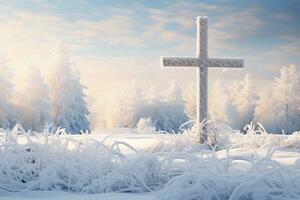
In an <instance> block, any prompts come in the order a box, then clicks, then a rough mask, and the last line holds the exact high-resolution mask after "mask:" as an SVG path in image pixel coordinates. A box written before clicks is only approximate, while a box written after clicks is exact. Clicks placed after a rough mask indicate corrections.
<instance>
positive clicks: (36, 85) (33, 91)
mask: <svg viewBox="0 0 300 200" xmlns="http://www.w3.org/2000/svg"><path fill="white" fill-rule="evenodd" d="M25 77H26V80H25V82H24V84H23V88H22V91H21V94H20V95H19V97H20V98H19V102H18V104H19V107H20V114H21V117H20V118H21V119H20V122H21V124H22V126H23V127H24V128H25V129H27V130H34V131H42V130H43V128H44V126H45V125H46V124H50V123H51V122H52V121H51V106H50V100H49V88H48V86H47V85H46V84H45V81H44V79H43V77H42V76H41V73H40V71H39V70H38V69H37V68H36V66H35V65H34V64H31V65H30V67H29V70H28V71H27V74H26V76H25Z"/></svg>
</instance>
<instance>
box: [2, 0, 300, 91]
mask: <svg viewBox="0 0 300 200" xmlns="http://www.w3.org/2000/svg"><path fill="white" fill-rule="evenodd" d="M0 2H1V6H0V23H1V26H0V44H1V49H2V51H4V52H6V54H7V56H8V57H9V59H10V65H12V66H14V67H16V68H21V67H22V65H25V64H26V63H27V60H28V59H30V60H33V61H34V62H35V63H36V64H37V65H39V66H41V68H47V67H50V66H51V51H52V49H53V48H54V46H55V43H56V42H57V41H58V40H59V41H62V42H63V43H65V45H66V46H67V47H68V48H69V50H70V52H71V55H72V57H73V60H74V62H75V63H76V65H77V66H78V68H79V70H80V72H81V74H82V80H83V82H84V84H85V85H87V87H89V88H90V92H91V93H94V94H95V93H97V92H100V91H101V90H103V88H105V86H109V87H117V86H118V85H119V84H122V83H123V82H124V81H131V80H135V81H136V82H137V83H141V84H144V85H149V84H154V85H165V84H168V83H169V82H171V81H173V80H177V81H179V82H180V83H192V82H193V81H194V71H193V70H182V69H179V70H164V71H162V70H161V68H160V66H159V59H160V56H161V55H170V56H172V55H178V56H193V55H195V48H196V46H195V39H196V26H195V17H196V16H198V15H207V16H208V17H209V55H210V56H231V57H237V56H238V57H244V58H245V68H244V69H243V70H241V71H238V72H231V71H230V72H223V71H221V70H212V71H211V72H210V75H211V77H210V81H212V82H213V81H214V80H216V79H225V80H227V81H228V80H235V79H240V78H243V77H244V75H245V74H250V75H251V76H252V77H253V79H255V80H256V82H257V84H258V85H263V84H264V83H265V82H269V81H270V80H271V79H273V78H274V76H276V75H278V73H279V69H280V67H282V66H284V65H289V64H296V66H297V67H300V56H299V53H300V12H299V10H300V1H299V0H290V1H271V0H270V1H258V0H255V1H229V0H222V1H125V0H123V1H121V0H119V1H116V0H110V1H104V0H97V1H96V0H77V1H76V0H68V1H62V0H51V1H50V0H49V1H42V0H32V1H25V0H15V1H6V0H2V1H1V0H0Z"/></svg>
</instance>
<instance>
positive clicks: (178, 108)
mask: <svg viewBox="0 0 300 200" xmlns="http://www.w3.org/2000/svg"><path fill="white" fill-rule="evenodd" d="M150 107H151V105H150ZM150 110H153V111H155V112H152V114H151V116H150V117H151V119H152V122H153V124H154V125H155V127H156V129H157V130H159V131H160V130H162V131H168V132H172V131H175V132H177V131H179V129H178V128H179V127H180V126H181V125H182V124H183V123H185V122H187V121H188V120H189V119H188V117H187V115H186V113H185V104H184V101H183V93H182V89H181V87H179V86H178V85H177V83H176V82H173V83H171V86H170V87H169V89H167V90H166V91H165V92H164V96H163V99H162V100H161V101H156V104H154V105H152V109H150Z"/></svg>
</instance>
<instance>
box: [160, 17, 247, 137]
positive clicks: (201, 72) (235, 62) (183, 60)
mask: <svg viewBox="0 0 300 200" xmlns="http://www.w3.org/2000/svg"><path fill="white" fill-rule="evenodd" d="M196 19H197V52H196V57H162V58H161V62H162V66H163V67H196V68H197V121H196V124H197V126H198V132H199V142H201V143H203V142H205V141H206V140H207V133H206V125H205V123H204V122H205V120H207V69H208V68H209V67H216V68H242V67H243V62H244V61H243V59H241V58H209V57H208V56H207V43H208V42H207V22H208V19H207V17H197V18H196ZM203 123H204V126H202V128H201V124H202V125H203Z"/></svg>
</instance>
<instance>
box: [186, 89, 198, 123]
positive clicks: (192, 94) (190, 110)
mask: <svg viewBox="0 0 300 200" xmlns="http://www.w3.org/2000/svg"><path fill="white" fill-rule="evenodd" d="M196 93H197V90H196V86H195V85H193V84H191V85H190V86H189V87H188V89H187V90H185V93H184V101H185V113H186V114H187V116H188V117H189V118H190V119H194V120H196V115H197V102H196V100H197V96H196Z"/></svg>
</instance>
